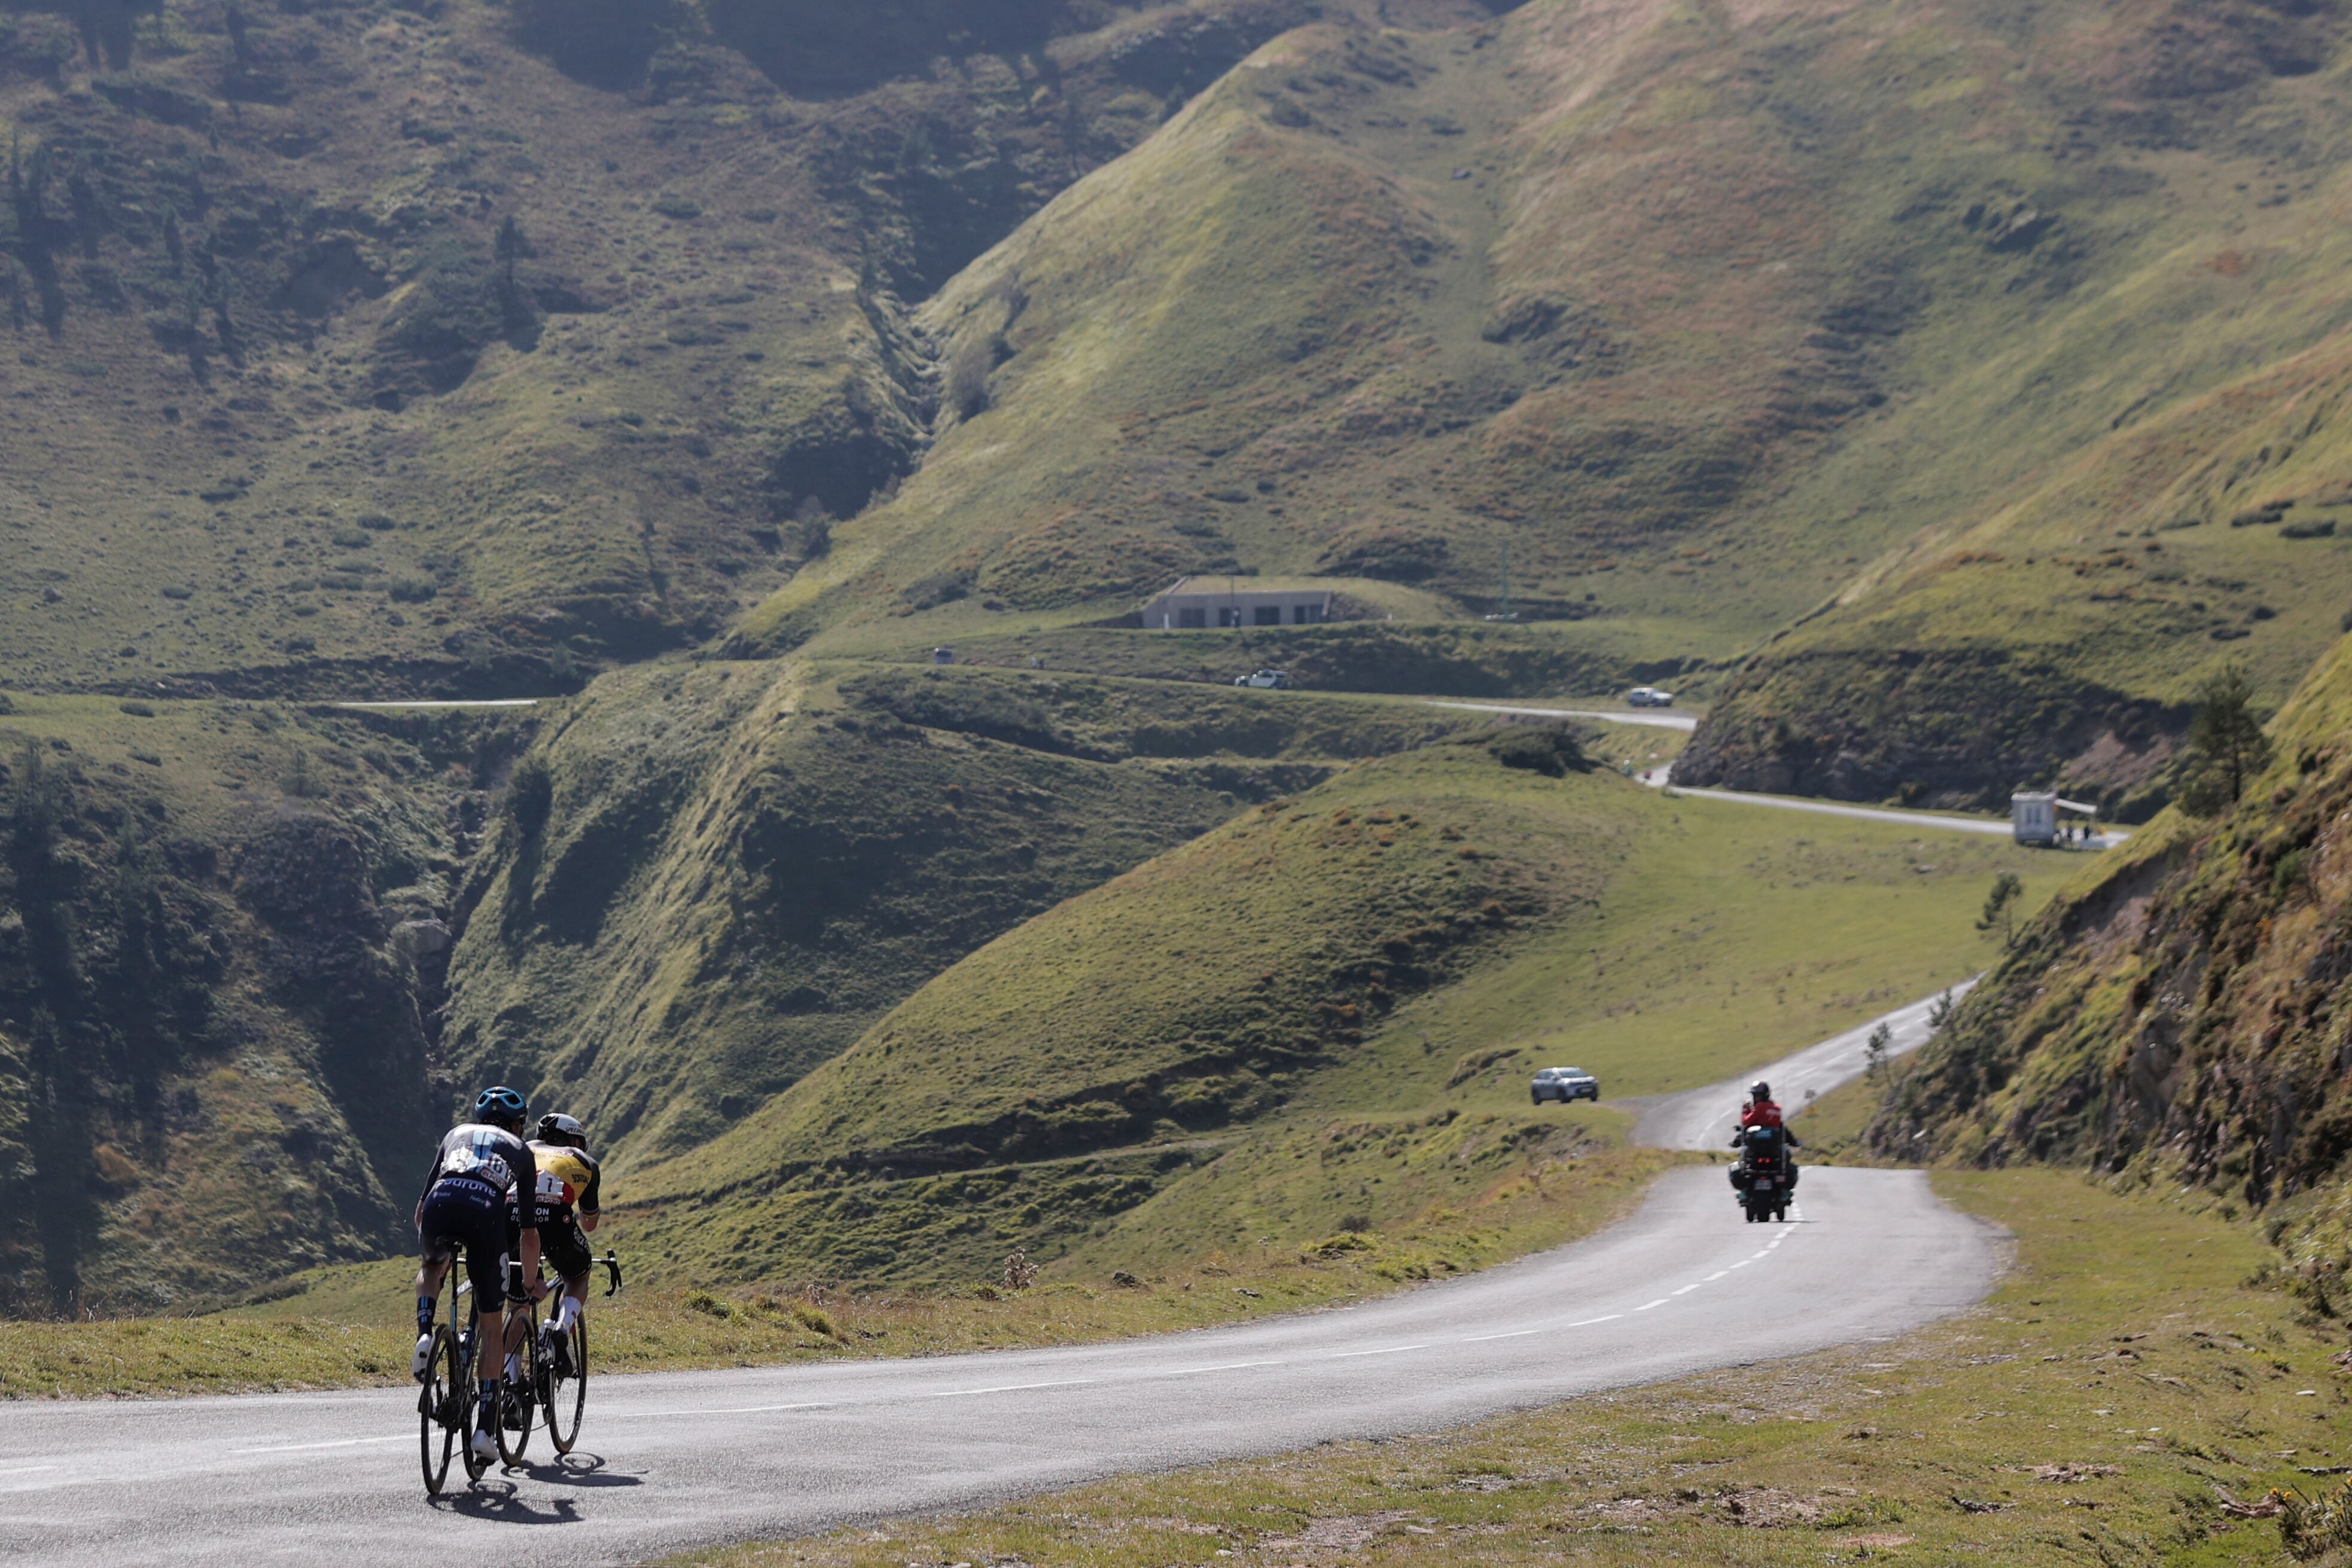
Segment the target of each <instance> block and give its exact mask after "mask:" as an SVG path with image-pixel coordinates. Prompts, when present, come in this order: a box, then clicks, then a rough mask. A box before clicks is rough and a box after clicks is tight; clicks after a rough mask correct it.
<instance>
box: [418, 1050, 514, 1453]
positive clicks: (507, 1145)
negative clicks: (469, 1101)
mask: <svg viewBox="0 0 2352 1568" xmlns="http://www.w3.org/2000/svg"><path fill="white" fill-rule="evenodd" d="M528 1109H529V1107H528V1106H526V1105H525V1104H524V1103H523V1097H522V1096H521V1095H520V1094H518V1093H516V1092H514V1091H513V1090H511V1089H509V1088H506V1087H504V1086H503V1085H501V1086H499V1087H498V1088H495V1089H485V1090H483V1091H482V1092H481V1093H480V1094H478V1095H477V1096H475V1099H474V1119H473V1120H472V1121H470V1122H467V1123H464V1124H460V1125H458V1126H456V1127H452V1128H451V1129H449V1131H448V1132H447V1133H446V1134H444V1135H443V1136H442V1139H441V1146H440V1147H439V1148H437V1149H436V1150H435V1151H434V1154H433V1166H432V1168H431V1169H430V1170H428V1171H427V1172H426V1173H425V1192H424V1195H423V1196H422V1197H419V1198H418V1199H417V1200H416V1247H417V1252H418V1254H419V1255H420V1257H421V1258H422V1260H423V1261H422V1262H421V1264H420V1265H419V1267H418V1269H417V1270H416V1355H415V1362H414V1364H413V1365H412V1367H411V1370H412V1371H414V1372H415V1375H416V1377H417V1379H418V1381H420V1382H421V1381H423V1380H424V1377H425V1363H426V1360H427V1358H428V1357H429V1356H430V1355H431V1354H432V1348H433V1304H434V1301H436V1298H438V1296H439V1295H440V1293H441V1281H442V1280H443V1279H444V1278H445V1277H446V1275H447V1273H448V1271H449V1265H450V1263H451V1261H452V1260H453V1259H454V1258H455V1255H456V1252H457V1247H458V1246H459V1245H463V1246H464V1248H465V1249H466V1276H467V1279H469V1280H470V1281H473V1286H474V1305H475V1308H476V1310H477V1311H478V1312H480V1313H481V1321H482V1333H481V1335H480V1339H481V1346H480V1354H479V1357H478V1364H477V1369H476V1370H477V1375H478V1377H479V1379H480V1383H481V1392H480V1397H481V1401H482V1419H481V1420H480V1421H479V1422H478V1423H477V1424H476V1427H475V1431H474V1449H475V1452H476V1454H477V1455H478V1456H479V1457H482V1458H495V1457H496V1456H497V1454H498V1436H497V1426H498V1423H497V1419H496V1417H497V1413H498V1394H499V1370H500V1364H501V1363H503V1362H504V1360H505V1358H506V1356H507V1354H508V1353H509V1352H511V1351H512V1350H514V1349H515V1348H516V1346H517V1345H519V1344H520V1343H521V1336H522V1333H523V1324H524V1322H525V1319H524V1318H523V1316H522V1315H521V1314H520V1313H519V1312H513V1311H511V1310H510V1305H509V1301H508V1300H507V1261H508V1248H507V1235H508V1232H507V1219H508V1204H509V1200H510V1198H511V1197H512V1196H513V1195H514V1194H517V1193H530V1192H534V1191H536V1190H537V1188H538V1186H539V1170H538V1166H537V1165H536V1164H535V1163H534V1161H533V1159H532V1156H531V1152H530V1145H529V1144H527V1143H525V1142H524V1141H523V1136H522V1130H523V1116H524V1113H525V1112H526V1111H527V1110H528ZM524 1207H525V1210H526V1212H524V1213H523V1215H522V1216H521V1218H522V1221H523V1223H522V1228H521V1232H520V1249H521V1252H522V1277H523V1281H524V1282H525V1288H526V1289H528V1290H529V1291H530V1297H531V1300H533V1301H537V1300H539V1298H540V1297H541V1296H543V1295H544V1294H546V1289H547V1288H546V1287H545V1286H544V1285H542V1284H541V1283H540V1282H539V1228H538V1226H537V1225H536V1224H535V1223H533V1220H534V1218H535V1217H534V1216H533V1215H532V1214H531V1213H530V1212H528V1209H529V1206H528V1205H526V1206H524ZM516 1304H518V1305H519V1303H516ZM502 1313H503V1314H505V1317H504V1320H503V1322H501V1314H502ZM492 1323H500V1326H501V1332H500V1333H495V1334H494V1333H491V1332H490V1325H491V1324H492ZM449 1326H450V1327H451V1328H452V1329H455V1328H457V1326H458V1325H457V1324H455V1323H452V1324H450V1325H449Z"/></svg>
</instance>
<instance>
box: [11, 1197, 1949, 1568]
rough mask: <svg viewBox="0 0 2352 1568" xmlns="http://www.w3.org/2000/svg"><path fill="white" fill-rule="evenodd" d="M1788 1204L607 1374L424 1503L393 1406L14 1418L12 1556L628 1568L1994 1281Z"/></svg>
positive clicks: (1552, 1387)
mask: <svg viewBox="0 0 2352 1568" xmlns="http://www.w3.org/2000/svg"><path fill="white" fill-rule="evenodd" d="M1802 1197H1803V1200H1804V1201H1803V1203H1802V1205H1801V1207H1797V1208H1793V1209H1792V1210H1791V1218H1790V1222H1789V1223H1788V1224H1785V1225H1760V1226H1759V1225H1749V1224H1747V1223H1745V1222H1743V1220H1742V1219H1741V1218H1739V1215H1738V1211H1737V1210H1736V1209H1735V1207H1733V1204H1732V1200H1731V1194H1730V1189H1729V1187H1728V1186H1727V1185H1726V1184H1725V1182H1724V1179H1723V1173H1722V1172H1721V1171H1720V1170H1719V1169H1713V1168H1707V1169H1691V1170H1684V1171H1677V1172H1675V1173H1673V1174H1672V1175H1670V1176H1667V1177H1666V1178H1665V1179H1664V1180H1663V1181H1662V1182H1660V1183H1659V1184H1658V1186H1657V1187H1656V1188H1655V1190H1654V1192H1653V1194H1652V1195H1651V1197H1650V1198H1649V1200H1648V1201H1647V1202H1646V1203H1645V1204H1644V1205H1643V1207H1642V1208H1641V1210H1640V1211H1639V1212H1638V1213H1636V1214H1635V1215H1634V1216H1633V1218H1631V1219H1629V1220H1627V1221H1626V1222H1625V1223H1623V1224H1622V1225H1619V1226H1617V1227H1615V1228H1612V1229H1611V1230H1609V1231H1607V1232H1605V1233H1603V1234H1602V1235H1601V1236H1599V1237H1596V1238H1594V1239H1591V1240H1589V1241H1586V1242H1582V1243H1580V1244H1579V1245H1576V1246H1572V1247H1567V1248H1562V1249H1559V1250H1557V1251H1553V1252H1549V1253H1545V1254H1542V1255H1540V1256H1538V1257H1535V1258H1530V1259H1528V1260H1523V1261H1521V1262H1519V1263H1517V1264H1512V1265H1509V1266H1507V1267H1504V1268H1500V1269H1495V1270H1488V1271H1486V1272H1484V1273H1480V1274H1475V1275H1473V1276H1470V1277H1469V1278H1466V1279H1463V1280H1458V1281H1451V1282H1449V1283H1446V1284H1443V1285H1436V1286H1432V1287H1429V1288H1426V1289H1423V1290H1418V1291H1409V1292H1407V1293H1405V1294H1402V1295H1399V1296H1393V1297H1390V1298H1387V1299H1385V1300H1382V1301H1371V1302H1367V1303H1365V1304H1363V1305H1360V1306H1358V1307H1354V1308H1350V1309H1343V1310H1336V1311H1326V1312H1311V1313H1302V1314H1298V1315H1295V1316H1282V1317H1272V1318H1269V1319H1268V1320H1267V1321H1265V1322H1257V1323H1245V1324H1240V1325H1235V1326H1232V1327H1227V1328H1222V1329H1213V1330H1204V1331H1201V1332H1197V1333H1184V1334H1172V1335H1167V1336H1163V1337H1159V1338H1154V1339H1148V1340H1140V1341H1128V1342H1125V1343H1114V1344H1106V1345H1093V1346H1084V1347H1074V1348H1067V1349H1060V1350H1044V1351H1023V1352H1012V1353H1002V1354H991V1355H964V1356H949V1357H940V1358H937V1359H930V1360H912V1361H892V1362H856V1363H848V1364H839V1365H834V1366H823V1367H809V1366H798V1367H780V1368H766V1369H759V1370H747V1371H730V1372H711V1373H687V1374H666V1375H648V1376H638V1377H628V1378H620V1377H615V1378H612V1379H609V1380H605V1381H604V1382H601V1383H599V1384H595V1385H592V1387H593V1393H592V1397H591V1401H590V1406H589V1413H588V1426H587V1429H586V1432H585V1434H584V1441H583V1452H581V1453H579V1454H575V1455H574V1456H573V1457H572V1458H573V1463H572V1465H570V1466H568V1467H565V1468H562V1469H558V1468H555V1467H551V1466H544V1467H540V1468H537V1469H530V1470H529V1471H526V1472H521V1473H517V1474H514V1475H511V1476H506V1477H503V1478H501V1477H500V1476H499V1473H498V1472H497V1471H493V1472H492V1473H491V1474H490V1475H489V1476H488V1477H486V1478H485V1479H484V1486H483V1488H482V1489H481V1490H477V1491H474V1492H472V1493H465V1492H463V1490H462V1484H461V1486H460V1489H459V1492H458V1495H455V1496H453V1497H451V1498H448V1499H445V1500H442V1501H441V1502H439V1503H427V1502H426V1500H425V1495H424V1490H423V1488H422V1485H421V1483H420V1480H419V1478H418V1473H417V1462H416V1436H415V1415H414V1413H413V1409H414V1396H411V1395H409V1394H406V1393H404V1392H403V1391H399V1390H381V1389H379V1390H373V1391H367V1392H357V1393H342V1394H316V1395H292V1396H262V1397H249V1398H239V1399H187V1400H159V1401H124V1402H121V1403H114V1404H41V1403H24V1404H18V1405H14V1406H7V1407H6V1408H5V1409H0V1562H7V1563H19V1562H21V1563H41V1564H44V1565H45V1568H135V1565H144V1564H153V1565H156V1568H164V1565H168V1568H214V1565H219V1568H230V1565H233V1568H254V1565H255V1564H257V1563H269V1562H275V1561H284V1560H297V1561H300V1562H303V1563H333V1564H336V1568H372V1565H375V1564H385V1565H391V1564H399V1565H401V1568H408V1565H411V1564H415V1563H425V1562H459V1561H468V1562H480V1563H499V1564H502V1565H512V1568H528V1565H531V1564H541V1563H544V1564H562V1565H563V1568H583V1565H587V1564H604V1563H614V1564H617V1563H639V1562H643V1561H644V1560H646V1558H649V1557H654V1556H657V1555H659V1554H661V1553H663V1552H671V1551H677V1550H683V1549H685V1548H688V1547H691V1546H698V1545H706V1544H710V1543H713V1542H723V1541H730V1540H740V1539H745V1538H750V1537H762V1536H766V1537H772V1536H780V1535H792V1534H797V1533H802V1532H806V1531H815V1530H821V1529H824V1528H826V1527H828V1526H833V1525H837V1524H841V1523H844V1522H846V1521H856V1520H863V1519H871V1518H874V1517H877V1516H880V1515H886V1514H900V1513H908V1512H913V1511H927V1510H944V1509H963V1508H969V1507H971V1506H973V1505H976V1504H981V1503H984V1502H986V1501H989V1500H992V1499H996V1498H1000V1497H1003V1496H1007V1495H1010V1494H1013V1493H1016V1492H1034V1491H1039V1490H1048V1489H1052V1488H1057V1487H1063V1486H1068V1485H1071V1484H1074V1483H1076V1482H1080V1481H1085V1480H1089V1479H1098V1478H1101V1477H1106V1476H1109V1475H1113V1474H1118V1473H1121V1472H1128V1471H1136V1470H1151V1469H1167V1468H1170V1467H1171V1466H1178V1465H1188V1464H1198V1463H1202V1462H1204V1461H1208V1460H1213V1459H1223V1458H1239V1457H1244V1456H1248V1455H1256V1454H1269V1453H1275V1452H1278V1451H1282V1450H1286V1449H1295V1448H1305V1447H1307V1446H1310V1445H1312V1444H1315V1443H1318V1442H1321V1441H1324V1440H1327V1439H1330V1438H1340V1437H1375V1436H1381V1435H1389V1434H1397V1433H1406V1432H1426V1431H1429V1430H1432V1429H1433V1428H1436V1427H1444V1426H1446V1425H1449V1424H1453V1423H1457V1422H1463V1421H1469V1420H1473V1419H1475V1418H1477V1417H1480V1416H1489V1415H1493V1414H1496V1413H1497V1412H1500V1411H1505V1410H1509V1409H1514V1408H1518V1407H1522V1406H1534V1405H1540V1404H1546V1403H1549V1402H1551V1401H1555V1400H1559V1399H1565V1398H1570V1397H1572V1396H1577V1395H1580V1394H1590V1393H1592V1392H1595V1391H1596V1390H1601V1389H1607V1388H1621V1387H1624V1386H1626V1385H1632V1384H1637V1383H1645V1382H1653V1381H1656V1380H1658V1379H1662V1378H1671V1377H1677V1376H1682V1375H1686V1374H1690V1373H1695V1372H1699V1371H1703V1370H1706V1369H1707V1368H1711V1367H1720V1366H1727V1365H1732V1364H1742V1363H1746V1362H1749V1361H1755V1360H1760V1359H1764V1358H1767V1357H1775V1356H1787V1355H1795V1354H1802V1353H1805V1352H1808V1351H1813V1350H1819V1349H1822V1348H1826V1347H1828V1346H1832V1345H1836V1344H1842V1343H1852V1342H1853V1341H1856V1340H1874V1339H1880V1338H1885V1337H1887V1336H1891V1335H1895V1334H1899V1333H1904V1332H1905V1331H1906V1330H1909V1329H1912V1328H1916V1327H1917V1326H1919V1325H1921V1324H1923V1323H1926V1322H1931V1321H1933V1320H1934V1319H1937V1318H1938V1317H1942V1316H1945V1315H1948V1314H1949V1313H1951V1312H1958V1311H1959V1310H1960V1309H1962V1308H1964V1307H1966V1306H1967V1305H1969V1303H1970V1302H1972V1301H1976V1300H1977V1299H1978V1298H1979V1295H1981V1294H1982V1292H1983V1291H1984V1290H1985V1289H1986V1287H1987V1284H1988V1282H1989V1281H1990V1280H1991V1278H1992V1275H1993V1270H1994V1253H1993V1239H1992V1237H1991V1235H1990V1233H1989V1232H1988V1230H1987V1229H1986V1228H1984V1227H1982V1226H1980V1225H1979V1224H1978V1223H1976V1222H1974V1221H1972V1220H1969V1219H1967V1218H1962V1217H1961V1216H1959V1215H1957V1214H1955V1213H1953V1212H1952V1211H1951V1210H1949V1209H1948V1208H1946V1207H1943V1206H1942V1205H1941V1204H1939V1203H1937V1201H1936V1199H1935V1197H1933V1195H1932V1194H1931V1193H1930V1192H1929V1191H1928V1188H1927V1178H1926V1176H1923V1175H1920V1174H1919V1173H1916V1172H1906V1171H1876V1170H1846V1169H1835V1170H1831V1169H1823V1170H1815V1171H1811V1172H1808V1173H1807V1175H1806V1176H1805V1180H1804V1186H1803V1189H1802ZM544 1451H545V1450H544V1448H543V1447H542V1448H541V1452H542V1453H543V1452H544ZM591 1451H593V1452H591ZM457 1476H458V1479H459V1481H460V1483H462V1480H463V1474H462V1471H458V1472H457ZM520 1525H544V1526H550V1527H551V1528H547V1529H520V1528H516V1527H517V1526H520Z"/></svg>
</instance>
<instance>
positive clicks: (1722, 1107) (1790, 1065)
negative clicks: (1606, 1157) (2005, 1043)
mask: <svg viewBox="0 0 2352 1568" xmlns="http://www.w3.org/2000/svg"><path fill="white" fill-rule="evenodd" d="M1982 978H1983V977H1982V976H1981V975H1979V976H1978V977H1976V979H1969V980H1962V981H1961V982H1960V983H1959V984H1958V985H1956V986H1954V987H1953V988H1951V990H1950V992H1949V993H1948V994H1949V995H1950V997H1951V998H1952V999H1953V1000H1954V1001H1956V1002H1957V1001H1958V1000H1959V999H1960V998H1962V997H1965V996H1967V995H1968V994H1969V992H1970V991H1972V990H1974V989H1975V988H1976V984H1977V980H1978V979H1982ZM1941 999H1942V997H1941V996H1940V995H1939V996H1934V997H1928V998H1924V999H1922V1000H1920V1001H1916V1002H1913V1003H1912V1004H1911V1005H1910V1006H1909V1007H1903V1008H1897V1009H1895V1010H1894V1011H1893V1012H1891V1013H1887V1014H1885V1015H1883V1016H1881V1017H1879V1018H1874V1019H1871V1020H1870V1021H1869V1022H1868V1023H1865V1024H1861V1025H1858V1026H1857V1027H1855V1028H1853V1029H1850V1030H1846V1031H1845V1032H1844V1033H1843V1034H1839V1035H1832V1036H1831V1037H1830V1038H1829V1039H1827V1040H1823V1041H1822V1042H1821V1044H1819V1045H1814V1046H1808V1047H1806V1048H1805V1049H1804V1050H1802V1051H1799V1052H1797V1053H1796V1054H1795V1055H1794V1056H1786V1057H1782V1058H1781V1059H1780V1061H1776V1062H1773V1063H1772V1064H1771V1065H1770V1066H1769V1067H1759V1068H1755V1069H1753V1070H1751V1071H1747V1072H1744V1073H1741V1074H1740V1075H1739V1076H1738V1077H1737V1078H1727V1079H1725V1080H1724V1081H1723V1082H1720V1083H1717V1084H1715V1085H1714V1086H1712V1087H1711V1088H1706V1089H1691V1090H1686V1091H1685V1092H1682V1093H1680V1094H1668V1095H1664V1096H1662V1097H1661V1098H1659V1099H1656V1100H1653V1101H1652V1102H1650V1103H1649V1104H1647V1105H1646V1106H1644V1107H1643V1110H1642V1119H1641V1121H1640V1123H1639V1124H1637V1126H1636V1129H1635V1132H1634V1136H1635V1137H1637V1138H1638V1139H1640V1140H1641V1141H1642V1142H1643V1143H1645V1144H1652V1145H1656V1146H1657V1147H1659V1148H1662V1149H1722V1150H1725V1151H1726V1152H1728V1151H1729V1149H1730V1147H1731V1134H1732V1133H1733V1131H1734V1130H1735V1129H1737V1128H1738V1125H1739V1107H1740V1105H1741V1104H1742V1103H1744V1102H1745V1101H1746V1100H1747V1098H1748V1085H1749V1084H1750V1083H1753V1082H1756V1081H1757V1080H1758V1079H1759V1078H1761V1079H1764V1080H1765V1081H1766V1082H1769V1083H1770V1084H1771V1085H1772V1098H1773V1099H1774V1100H1775V1101H1777V1102H1779V1103H1780V1104H1781V1105H1782V1106H1784V1107H1786V1108H1787V1109H1788V1110H1789V1111H1790V1113H1795V1112H1798V1111H1801V1110H1802V1109H1803V1108H1804V1104H1805V1092H1806V1091H1807V1090H1811V1091H1812V1092H1814V1093H1816V1094H1826V1093H1828V1092H1830V1091H1831V1090H1832V1089H1835V1088H1836V1087H1838V1085H1840V1084H1842V1083H1851V1082H1853V1081H1854V1080H1855V1079H1857V1078H1859V1077H1861V1076H1862V1074H1863V1070H1864V1068H1866V1067H1868V1066H1869V1064H1870V1058H1869V1051H1868V1048H1869V1044H1870V1037H1871V1035H1872V1034H1873V1033H1874V1031H1875V1030H1877V1029H1878V1028H1879V1026H1880V1025H1882V1024H1883V1025H1885V1028H1886V1031H1887V1034H1888V1035H1889V1036H1890V1039H1889V1040H1888V1042H1887V1050H1886V1054H1887V1057H1888V1058H1889V1060H1892V1059H1893V1058H1895V1057H1897V1056H1901V1055H1904V1054H1905V1053H1906V1052H1908V1051H1916V1050H1918V1049H1919V1048H1920V1047H1921V1046H1923V1045H1925V1044H1927V1038H1928V1035H1929V1033H1930V1030H1929V1028H1928V1024H1927V1019H1928V1015H1929V1014H1931V1013H1932V1012H1934V1011H1935V1009H1936V1004H1937V1002H1938V1001H1940V1000H1941ZM1805 1179H1806V1180H1807V1181H1809V1182H1810V1181H1811V1179H1812V1178H1811V1176H1807V1177H1806V1178H1805Z"/></svg>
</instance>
